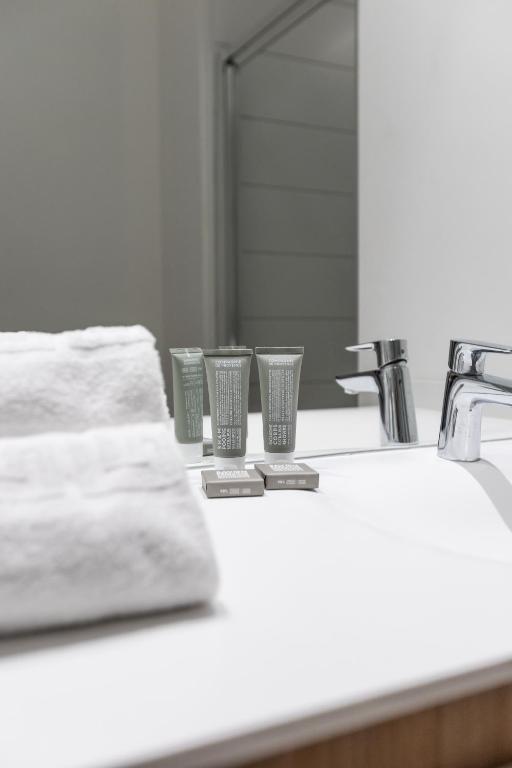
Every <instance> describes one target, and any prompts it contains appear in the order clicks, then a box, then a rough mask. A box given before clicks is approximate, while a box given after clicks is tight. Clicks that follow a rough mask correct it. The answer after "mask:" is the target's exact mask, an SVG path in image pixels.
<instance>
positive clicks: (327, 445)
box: [204, 405, 512, 461]
mask: <svg viewBox="0 0 512 768" xmlns="http://www.w3.org/2000/svg"><path fill="white" fill-rule="evenodd" d="M502 410H503V409H502ZM505 410H507V409H505ZM416 419H417V423H418V438H419V443H420V444H421V445H436V444H437V438H438V436H439V422H440V420H441V413H440V411H436V410H431V409H428V408H417V409H416ZM204 434H205V435H211V434H212V430H211V424H210V417H209V416H205V417H204ZM503 438H512V419H510V418H500V417H496V416H494V415H489V414H485V413H484V417H483V419H482V439H484V440H496V439H503ZM296 441H297V455H298V456H308V455H311V454H315V453H326V452H332V451H343V452H350V451H364V450H375V449H379V448H380V447H381V433H380V419H379V409H378V407H377V406H376V405H368V406H362V407H358V408H357V407H356V408H323V409H316V410H307V411H299V413H298V416H297V438H296ZM262 454H263V428H262V421H261V413H250V414H249V418H248V433H247V455H248V457H256V456H261V455H262ZM205 460H206V461H212V458H211V457H210V458H206V459H205Z"/></svg>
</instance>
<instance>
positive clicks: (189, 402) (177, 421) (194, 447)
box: [169, 347, 203, 462]
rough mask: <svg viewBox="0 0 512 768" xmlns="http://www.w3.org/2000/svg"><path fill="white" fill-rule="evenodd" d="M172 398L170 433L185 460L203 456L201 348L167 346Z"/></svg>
mask: <svg viewBox="0 0 512 768" xmlns="http://www.w3.org/2000/svg"><path fill="white" fill-rule="evenodd" d="M169 352H170V353H171V361H172V384H173V399H174V434H175V435H176V441H177V443H178V444H179V448H180V451H181V453H182V455H183V458H184V459H185V461H189V462H192V461H198V460H199V459H200V458H201V457H202V455H203V351H202V350H201V349H200V348H199V347H180V348H178V349H170V350H169Z"/></svg>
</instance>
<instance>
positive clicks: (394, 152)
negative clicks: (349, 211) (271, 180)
mask: <svg viewBox="0 0 512 768" xmlns="http://www.w3.org/2000/svg"><path fill="white" fill-rule="evenodd" d="M511 29H512V3H511V2H510V1H509V0H415V2H411V1H410V0H385V2H382V0H360V6H359V174H360V175H359V185H360V200H359V211H360V213H359V215H360V223H359V224H360V225H359V258H360V281H359V286H360V288H359V291H360V300H359V307H360V319H359V323H360V326H359V327H360V338H361V340H362V341H364V340H366V339H371V338H374V337H375V338H378V337H382V336H391V335H400V336H401V335H403V336H406V337H407V338H408V339H409V345H410V357H411V366H412V372H413V376H414V379H415V388H416V399H417V401H418V402H419V403H422V404H427V405H428V404H431V405H435V406H439V405H440V402H441V397H442V383H443V381H444V377H445V373H446V359H447V352H448V341H449V339H450V338H453V337H457V336H461V337H474V338H481V339H484V340H488V341H496V342H500V341H501V342H505V343H512V322H511V320H512V301H511V299H512V226H511V221H512V215H511V206H512V87H511V82H512V81H511V77H512V45H511V42H510V30H511ZM364 362H365V361H363V364H364ZM488 367H489V370H491V371H492V370H496V371H498V370H499V371H501V372H502V373H504V374H506V375H509V376H511V377H512V361H510V360H507V359H502V360H500V361H499V362H498V363H496V362H493V361H491V360H489V366H488Z"/></svg>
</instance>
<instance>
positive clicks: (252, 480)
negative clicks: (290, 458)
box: [201, 469, 265, 499]
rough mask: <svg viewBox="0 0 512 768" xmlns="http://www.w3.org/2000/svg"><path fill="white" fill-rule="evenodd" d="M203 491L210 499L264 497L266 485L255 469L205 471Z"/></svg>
mask: <svg viewBox="0 0 512 768" xmlns="http://www.w3.org/2000/svg"><path fill="white" fill-rule="evenodd" d="M201 477H202V481H203V490H204V492H205V493H206V495H207V497H208V498H209V499H229V498H239V497H241V496H243V497H246V496H263V492H264V490H265V484H264V482H263V478H262V476H261V475H260V474H259V473H258V472H256V471H255V470H254V469H203V471H202V472H201Z"/></svg>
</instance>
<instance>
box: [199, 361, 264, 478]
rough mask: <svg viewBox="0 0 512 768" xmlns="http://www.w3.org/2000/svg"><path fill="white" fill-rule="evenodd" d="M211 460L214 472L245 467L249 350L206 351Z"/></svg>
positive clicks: (249, 367) (249, 368) (249, 366)
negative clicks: (213, 464) (215, 470)
mask: <svg viewBox="0 0 512 768" xmlns="http://www.w3.org/2000/svg"><path fill="white" fill-rule="evenodd" d="M203 354H204V363H205V366H206V378H207V381H208V393H209V396H210V413H211V418H212V439H213V456H214V461H215V466H216V468H217V469H241V468H243V466H244V463H245V452H246V441H247V411H248V406H249V373H250V370H251V359H252V349H205V350H204V353H203Z"/></svg>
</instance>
